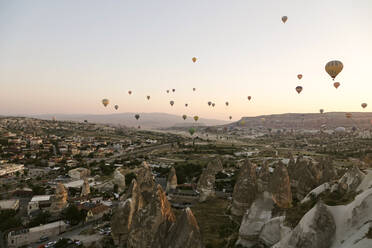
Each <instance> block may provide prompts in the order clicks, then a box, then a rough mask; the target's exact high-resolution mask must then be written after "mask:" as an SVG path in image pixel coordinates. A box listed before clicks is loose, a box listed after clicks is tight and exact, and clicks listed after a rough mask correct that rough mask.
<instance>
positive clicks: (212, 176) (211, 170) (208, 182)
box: [197, 159, 223, 202]
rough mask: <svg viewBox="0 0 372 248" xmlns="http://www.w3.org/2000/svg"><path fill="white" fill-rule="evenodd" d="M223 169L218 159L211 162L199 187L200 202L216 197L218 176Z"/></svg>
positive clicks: (200, 179)
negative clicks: (215, 189) (215, 187)
mask: <svg viewBox="0 0 372 248" xmlns="http://www.w3.org/2000/svg"><path fill="white" fill-rule="evenodd" d="M222 169H223V167H222V163H221V161H220V160H219V159H216V160H214V161H212V162H210V163H209V164H208V166H207V168H206V169H204V170H203V172H202V174H201V175H200V178H199V181H198V185H197V190H198V192H199V193H200V196H199V201H200V202H204V201H206V200H207V199H208V198H210V197H214V196H215V191H214V184H215V181H216V174H217V173H218V172H219V171H221V170H222Z"/></svg>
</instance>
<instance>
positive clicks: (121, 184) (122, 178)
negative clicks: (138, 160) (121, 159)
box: [114, 169, 125, 194]
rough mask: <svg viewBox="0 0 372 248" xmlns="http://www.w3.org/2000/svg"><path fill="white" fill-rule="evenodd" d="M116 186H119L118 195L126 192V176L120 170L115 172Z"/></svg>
mask: <svg viewBox="0 0 372 248" xmlns="http://www.w3.org/2000/svg"><path fill="white" fill-rule="evenodd" d="M114 184H116V185H118V193H119V194H120V193H122V192H124V190H125V176H124V175H123V174H122V173H121V171H120V169H116V170H115V171H114Z"/></svg>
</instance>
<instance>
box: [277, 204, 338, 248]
mask: <svg viewBox="0 0 372 248" xmlns="http://www.w3.org/2000/svg"><path fill="white" fill-rule="evenodd" d="M335 234H336V224H335V221H334V219H333V215H332V214H331V213H330V211H329V210H328V208H327V206H326V205H324V204H323V203H322V202H318V203H317V204H316V205H315V206H314V208H312V209H311V210H310V211H309V212H308V213H306V214H305V216H304V217H303V218H302V219H301V221H300V223H299V224H298V225H297V226H296V227H295V229H294V230H293V231H292V232H291V233H290V234H289V235H287V236H286V237H285V238H283V239H282V240H281V241H280V242H279V243H277V244H276V245H274V246H273V248H300V247H301V248H329V247H331V245H332V242H333V239H334V237H335Z"/></svg>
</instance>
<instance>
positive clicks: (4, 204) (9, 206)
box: [0, 199, 19, 211]
mask: <svg viewBox="0 0 372 248" xmlns="http://www.w3.org/2000/svg"><path fill="white" fill-rule="evenodd" d="M18 209H19V200H18V199H11V200H1V201H0V210H14V211H17V210H18Z"/></svg>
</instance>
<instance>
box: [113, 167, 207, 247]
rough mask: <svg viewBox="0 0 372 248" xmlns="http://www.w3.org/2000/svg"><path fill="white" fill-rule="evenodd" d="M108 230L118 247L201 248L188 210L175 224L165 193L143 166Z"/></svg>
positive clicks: (197, 230) (193, 220)
mask: <svg viewBox="0 0 372 248" xmlns="http://www.w3.org/2000/svg"><path fill="white" fill-rule="evenodd" d="M124 198H126V199H124ZM185 221H186V222H185ZM111 227H112V236H113V239H114V242H115V244H116V245H117V246H119V247H127V248H163V247H178V246H177V245H178V244H180V243H182V242H183V245H184V246H183V247H186V248H188V247H190V248H191V247H196V248H198V247H203V246H194V244H196V243H200V244H201V238H200V237H201V235H200V232H199V228H196V227H197V223H196V220H195V218H193V215H192V213H191V210H187V213H186V216H184V217H182V218H180V219H179V220H177V221H176V217H175V215H174V213H173V211H172V209H171V206H170V203H169V202H168V200H167V198H166V195H165V192H164V191H163V190H162V187H161V186H160V185H156V184H155V181H154V178H153V176H152V173H151V169H150V167H149V166H148V165H147V164H146V163H144V164H143V165H142V168H141V169H140V170H139V171H138V172H137V180H135V179H133V181H132V183H131V185H130V187H129V189H128V192H127V194H126V195H125V197H122V198H121V202H120V205H119V207H118V209H117V210H116V211H115V213H114V215H113V218H112V220H111ZM171 236H172V237H178V238H177V239H173V238H171ZM187 245H190V246H187Z"/></svg>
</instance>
